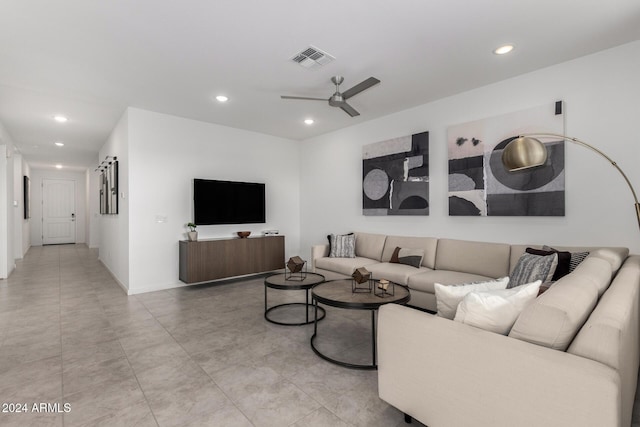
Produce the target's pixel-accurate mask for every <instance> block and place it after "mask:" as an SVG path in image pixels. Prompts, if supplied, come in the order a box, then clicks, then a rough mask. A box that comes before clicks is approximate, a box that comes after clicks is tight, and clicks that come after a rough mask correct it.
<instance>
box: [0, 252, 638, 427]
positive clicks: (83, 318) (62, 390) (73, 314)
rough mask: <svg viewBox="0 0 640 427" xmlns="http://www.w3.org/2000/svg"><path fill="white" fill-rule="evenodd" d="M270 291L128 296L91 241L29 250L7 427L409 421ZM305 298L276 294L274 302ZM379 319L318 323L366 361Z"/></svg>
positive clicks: (332, 340)
mask: <svg viewBox="0 0 640 427" xmlns="http://www.w3.org/2000/svg"><path fill="white" fill-rule="evenodd" d="M262 283H263V278H262V277H255V278H251V279H246V280H238V281H233V282H227V283H224V284H217V285H205V286H191V287H185V288H180V289H172V290H167V291H159V292H153V293H148V294H142V295H136V296H129V297H127V296H126V295H125V293H124V292H123V291H122V289H121V288H120V287H119V286H118V285H117V284H116V283H115V282H114V281H113V279H112V278H111V276H110V275H109V273H108V272H107V271H106V269H105V268H104V267H103V266H102V265H101V264H100V262H99V261H97V257H96V252H95V251H93V250H89V249H87V248H86V246H84V245H61V246H46V247H32V248H31V249H30V250H29V252H28V254H27V256H26V257H25V258H24V260H22V261H20V262H19V263H18V267H17V269H16V271H14V273H13V274H12V276H11V277H10V278H9V279H8V280H3V281H0V343H1V344H0V403H20V404H27V406H28V407H27V412H26V413H3V412H0V425H1V426H20V427H23V426H109V427H111V426H214V427H218V426H220V427H227V426H230V427H236V426H238V427H242V426H278V427H281V426H295V427H303V426H304V427H315V426H318V427H325V426H331V427H342V426H367V427H369V426H385V427H388V426H390V427H394V426H398V427H399V426H406V424H404V421H403V417H402V414H401V413H400V412H399V411H397V410H396V409H395V408H392V407H390V406H388V405H386V404H385V403H384V402H382V401H381V400H380V399H379V398H378V396H377V383H376V382H377V376H376V372H375V371H357V370H350V369H346V368H342V367H339V366H336V365H333V364H330V363H328V362H325V361H324V360H322V359H320V358H319V357H317V356H316V355H315V354H314V353H313V352H312V350H311V349H310V347H309V339H310V336H311V333H312V329H313V326H312V325H307V326H298V327H293V326H290V327H287V326H278V325H274V324H271V323H269V322H266V321H265V320H264V318H263V310H264V287H263V284H262ZM303 297H304V293H303V291H299V293H294V292H286V291H277V290H269V305H273V304H277V303H283V302H291V301H294V300H297V301H300V300H302V298H303ZM276 315H278V316H283V317H281V318H280V320H286V319H287V316H294V315H295V316H298V317H299V316H300V315H303V313H302V312H297V313H287V312H286V310H284V311H280V312H279V313H275V312H274V316H276ZM289 319H291V317H289ZM369 322H370V317H369V314H368V312H358V311H349V310H340V309H332V308H327V318H326V319H325V320H323V321H322V322H321V324H320V326H319V327H320V328H321V333H322V332H323V331H327V332H328V331H332V332H335V333H332V334H324V335H322V337H323V338H324V339H323V340H322V341H320V340H319V345H320V346H321V348H322V349H323V351H325V352H327V353H328V354H331V355H332V356H335V357H340V358H344V359H348V360H350V361H352V362H356V363H358V362H360V363H361V362H364V361H366V358H367V357H370V347H369V346H370V344H369V342H368V341H367V339H366V337H368V334H367V333H368V331H369V329H368V328H369ZM322 328H325V329H322ZM318 338H319V339H320V335H319V337H318ZM34 403H37V404H39V403H45V404H46V403H49V404H59V405H60V406H59V408H57V407H55V406H50V407H49V408H44V409H45V410H43V411H42V412H36V411H34V410H33V409H34V408H33V404H34ZM64 404H68V405H69V409H70V411H68V412H66V413H65V411H64V409H65V408H64V406H63V405H64ZM639 407H640V405H638V403H637V401H636V407H635V408H634V409H636V410H635V411H634V424H633V426H634V427H640V423H639V421H640V414H639V412H638V411H637V409H638V408H639ZM38 408H39V407H38ZM412 426H418V427H419V426H421V424H420V423H418V422H416V421H414V423H413V424H412Z"/></svg>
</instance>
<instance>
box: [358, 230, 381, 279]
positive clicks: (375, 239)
mask: <svg viewBox="0 0 640 427" xmlns="http://www.w3.org/2000/svg"><path fill="white" fill-rule="evenodd" d="M355 235H356V256H357V257H362V258H369V259H375V260H376V261H380V260H381V259H382V250H383V249H384V242H385V241H386V239H387V236H385V235H384V234H371V233H358V232H356V233H355ZM349 274H351V273H349Z"/></svg>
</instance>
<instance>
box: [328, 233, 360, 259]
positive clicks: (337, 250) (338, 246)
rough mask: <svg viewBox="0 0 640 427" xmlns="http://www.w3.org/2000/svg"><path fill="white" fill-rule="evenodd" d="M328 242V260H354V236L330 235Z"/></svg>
mask: <svg viewBox="0 0 640 427" xmlns="http://www.w3.org/2000/svg"><path fill="white" fill-rule="evenodd" d="M329 242H330V246H331V251H330V252H329V257H330V258H355V257H356V236H355V234H353V233H351V234H337V235H336V234H330V235H329Z"/></svg>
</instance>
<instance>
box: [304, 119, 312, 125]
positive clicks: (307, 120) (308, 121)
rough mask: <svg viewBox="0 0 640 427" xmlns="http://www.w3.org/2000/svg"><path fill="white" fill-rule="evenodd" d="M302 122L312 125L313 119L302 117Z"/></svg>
mask: <svg viewBox="0 0 640 427" xmlns="http://www.w3.org/2000/svg"><path fill="white" fill-rule="evenodd" d="M304 124H306V125H312V124H313V119H304Z"/></svg>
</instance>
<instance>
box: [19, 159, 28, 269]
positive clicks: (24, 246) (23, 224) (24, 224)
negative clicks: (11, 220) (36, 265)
mask: <svg viewBox="0 0 640 427" xmlns="http://www.w3.org/2000/svg"><path fill="white" fill-rule="evenodd" d="M20 157H21V158H20V162H21V170H22V175H23V176H28V177H29V179H31V167H30V166H29V165H28V164H27V162H25V160H24V157H22V156H20ZM23 185H24V181H23V179H20V188H21V191H23V190H22V188H23ZM23 194H24V193H23V192H21V193H19V195H17V196H16V197H18V200H22V201H21V202H20V204H21V206H22V209H20V210H19V211H18V212H17V213H16V220H15V222H16V224H17V223H20V225H17V226H16V229H17V228H18V227H20V228H21V232H20V236H21V239H22V240H20V242H21V244H20V248H21V251H22V255H21V256H20V257H18V258H23V257H24V256H25V255H26V254H27V251H28V250H29V248H30V247H31V219H24V200H23ZM16 242H18V240H16Z"/></svg>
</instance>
